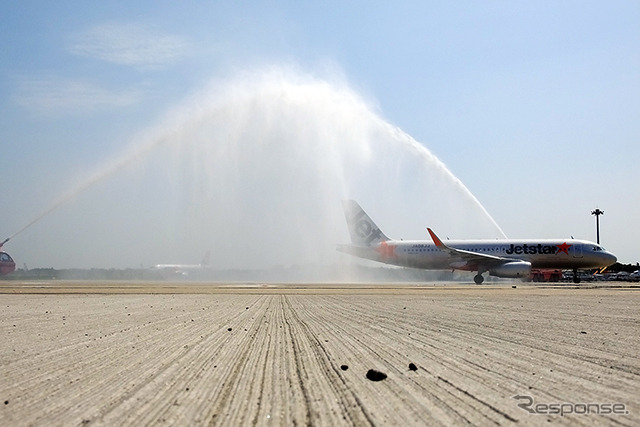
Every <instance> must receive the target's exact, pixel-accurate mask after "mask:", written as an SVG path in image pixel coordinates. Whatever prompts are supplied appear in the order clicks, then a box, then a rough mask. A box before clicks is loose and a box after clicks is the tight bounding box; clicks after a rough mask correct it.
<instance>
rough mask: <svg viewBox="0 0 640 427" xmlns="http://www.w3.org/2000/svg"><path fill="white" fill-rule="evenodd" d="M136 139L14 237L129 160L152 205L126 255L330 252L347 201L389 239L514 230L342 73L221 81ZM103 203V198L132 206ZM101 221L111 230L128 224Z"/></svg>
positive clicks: (247, 261) (329, 256) (317, 256)
mask: <svg viewBox="0 0 640 427" xmlns="http://www.w3.org/2000/svg"><path fill="white" fill-rule="evenodd" d="M131 146H132V148H130V149H129V150H128V151H127V152H126V153H125V154H124V155H123V156H122V157H121V158H119V159H118V160H115V161H113V162H111V163H109V164H107V165H106V166H105V167H104V168H101V169H100V170H99V171H98V172H96V173H95V174H94V175H92V176H91V177H89V178H88V179H87V180H85V181H84V182H83V183H82V184H80V185H78V186H77V187H75V188H73V189H71V190H70V191H69V192H67V193H65V195H63V196H62V197H60V198H59V199H58V200H57V201H56V202H54V203H53V204H52V205H51V206H50V207H49V208H48V209H46V210H45V211H44V212H43V213H42V214H40V215H39V216H38V217H36V218H35V219H34V220H33V221H31V222H30V223H28V224H27V225H26V226H25V227H23V228H22V229H21V230H19V231H18V232H16V233H15V234H14V235H13V236H11V237H14V236H15V235H17V234H18V233H20V232H22V231H23V230H25V229H26V228H28V227H30V226H32V225H33V224H35V223H36V222H38V221H39V220H40V219H42V218H43V217H44V216H46V215H48V214H49V213H51V212H52V211H54V210H55V209H57V208H58V207H59V206H61V205H63V204H64V203H66V202H68V201H69V200H71V199H72V198H74V197H75V196H77V195H78V194H80V193H81V192H83V191H86V190H87V189H88V188H90V187H92V186H93V185H94V184H96V183H97V182H99V181H101V180H104V179H105V178H107V177H111V176H114V175H116V172H118V171H120V170H122V169H125V168H127V169H134V170H138V171H139V173H140V175H139V178H137V179H135V180H131V181H132V182H128V183H127V188H130V187H132V186H138V187H140V188H144V189H145V191H144V195H145V198H144V200H140V201H137V202H139V203H140V204H144V206H145V207H146V208H147V209H146V210H143V209H136V210H135V212H136V215H141V216H143V217H144V218H139V222H140V223H142V224H145V225H146V224H148V228H149V231H148V233H149V234H148V235H146V234H144V233H145V231H144V230H142V228H144V227H140V230H136V232H137V233H139V235H137V236H132V237H133V238H128V237H125V236H124V234H125V232H124V231H122V232H121V233H122V234H123V236H122V240H125V239H126V240H127V250H128V251H129V253H127V254H126V256H127V257H128V259H130V258H131V257H133V256H134V255H136V254H142V253H144V254H145V255H147V256H149V257H154V258H155V259H156V260H157V259H158V258H159V257H160V256H161V255H160V254H161V253H162V251H163V249H161V248H167V247H171V248H172V249H174V250H175V251H176V252H179V251H181V250H183V251H184V253H189V254H190V255H189V256H190V257H191V258H195V257H198V258H199V257H201V256H202V255H201V254H202V253H203V252H204V251H205V250H207V249H210V250H211V255H212V259H214V260H216V264H217V265H219V266H222V267H225V268H235V267H238V268H246V267H263V266H273V265H287V264H288V265H291V264H296V263H318V262H320V263H322V262H333V261H332V260H335V259H337V258H338V257H339V256H340V255H339V254H337V252H336V251H335V244H336V243H340V242H344V241H345V239H348V235H347V231H346V226H345V224H344V216H343V214H342V211H341V203H340V200H341V199H346V198H353V199H357V200H359V201H360V202H361V204H362V205H363V207H365V209H367V211H368V212H369V213H370V214H371V215H372V216H373V217H375V218H376V220H377V221H378V223H379V225H380V226H381V227H383V228H384V229H385V232H386V233H387V234H388V235H389V236H391V237H397V238H402V237H405V238H423V236H420V235H416V234H417V233H420V232H422V233H424V230H425V227H426V226H427V225H428V226H430V227H431V228H433V229H434V230H441V231H440V232H441V233H442V234H445V235H447V234H448V235H452V234H453V233H455V234H456V235H457V236H458V237H460V238H473V237H504V233H502V231H501V230H500V228H499V227H498V226H497V224H496V223H495V221H493V219H492V218H491V217H490V216H489V214H488V213H487V212H486V210H485V209H484V208H483V207H482V205H481V204H480V203H479V202H478V200H477V199H476V198H475V197H474V196H473V195H472V194H471V193H470V192H469V190H468V189H467V188H466V187H465V186H464V185H463V184H462V182H460V180H459V179H457V178H456V177H455V176H454V175H453V174H452V173H451V172H450V171H449V170H448V169H447V167H446V166H445V165H444V164H443V163H442V162H441V161H440V160H438V159H437V158H436V157H435V156H434V155H433V154H432V153H431V152H430V151H429V150H427V149H426V148H425V147H424V146H423V145H422V144H420V143H418V142H417V141H415V140H414V139H413V138H412V137H411V136H409V135H407V134H406V133H405V132H403V131H402V130H400V129H398V128H397V127H394V126H392V125H391V124H389V123H388V122H386V121H385V120H383V119H382V118H380V116H379V115H378V114H376V113H375V112H374V109H373V108H371V106H370V105H369V104H367V102H365V101H364V100H363V99H362V98H361V97H360V96H359V95H357V94H356V93H355V92H353V91H352V90H351V89H349V88H348V86H347V85H346V84H344V83H343V82H337V83H336V82H328V81H326V80H322V79H318V78H315V77H312V76H309V75H306V74H302V73H299V72H296V71H292V70H289V69H283V68H273V69H271V70H269V71H267V72H256V73H246V74H244V75H242V76H239V77H236V78H234V79H230V80H226V81H217V82H215V83H214V84H212V85H211V86H210V87H209V88H208V89H207V90H203V91H202V92H201V93H199V94H196V95H194V96H193V97H191V98H190V99H188V100H187V101H186V102H185V103H184V104H183V105H182V106H180V107H178V108H176V109H174V110H173V111H171V112H170V113H169V114H168V115H167V116H166V117H165V119H163V120H161V121H160V123H159V125H158V126H156V127H154V128H151V129H149V130H148V131H147V132H146V133H145V134H144V135H141V136H138V137H137V138H135V139H134V141H132V145H131ZM152 152H153V155H150V154H151V153H152ZM114 178H115V177H114ZM102 199H107V197H106V196H105V197H103V198H101V199H100V201H101V203H104V206H103V207H102V208H100V207H92V208H93V209H102V210H105V209H120V210H127V209H129V210H130V211H134V209H131V208H130V207H127V206H126V205H122V202H121V200H117V201H110V200H102ZM159 212H161V213H160V214H159ZM102 216H103V217H104V218H105V221H108V220H109V218H111V217H112V216H113V215H108V214H103V215H102ZM86 217H91V215H86ZM114 221H115V220H114ZM101 225H103V226H102V227H100V228H103V229H108V230H109V233H110V236H109V237H113V235H114V234H117V233H118V230H120V229H121V228H120V227H122V224H121V222H120V223H112V224H107V223H105V224H101ZM96 228H97V227H96ZM171 230H178V232H175V233H173V232H170V231H171ZM97 232H98V231H96V233H97ZM85 238H89V237H85ZM92 240H95V241H101V238H100V237H94V238H92ZM152 242H153V243H152ZM156 246H157V247H159V248H160V249H154V248H155V247H156ZM154 250H156V251H157V252H154ZM194 251H197V252H196V253H194ZM121 252H122V253H123V254H124V252H125V251H124V250H122V251H121ZM138 256H139V255H138ZM137 259H139V258H137Z"/></svg>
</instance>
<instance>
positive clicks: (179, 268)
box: [153, 251, 211, 276]
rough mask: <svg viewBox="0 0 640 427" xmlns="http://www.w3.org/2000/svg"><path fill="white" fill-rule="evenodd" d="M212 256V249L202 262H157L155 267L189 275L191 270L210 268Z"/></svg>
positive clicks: (180, 274)
mask: <svg viewBox="0 0 640 427" xmlns="http://www.w3.org/2000/svg"><path fill="white" fill-rule="evenodd" d="M210 257H211V251H207V253H205V254H204V257H203V258H202V261H201V262H200V264H156V265H155V266H154V267H153V269H154V270H162V271H164V272H167V273H171V274H175V275H178V276H188V275H189V273H190V272H193V271H199V270H206V269H208V268H209V258H210Z"/></svg>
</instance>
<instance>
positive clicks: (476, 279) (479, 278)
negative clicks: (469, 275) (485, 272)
mask: <svg viewBox="0 0 640 427" xmlns="http://www.w3.org/2000/svg"><path fill="white" fill-rule="evenodd" d="M473 281H474V282H476V285H482V282H484V277H482V274H480V273H478V274H476V275H475V276H474V277H473Z"/></svg>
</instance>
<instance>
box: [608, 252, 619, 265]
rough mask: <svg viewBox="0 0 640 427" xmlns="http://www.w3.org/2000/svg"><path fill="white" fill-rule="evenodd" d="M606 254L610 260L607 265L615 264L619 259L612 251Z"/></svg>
mask: <svg viewBox="0 0 640 427" xmlns="http://www.w3.org/2000/svg"><path fill="white" fill-rule="evenodd" d="M606 256H607V262H608V264H607V265H611V264H615V263H616V261H618V258H616V256H615V255H614V254H612V253H611V252H607V253H606Z"/></svg>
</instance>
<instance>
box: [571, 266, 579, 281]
mask: <svg viewBox="0 0 640 427" xmlns="http://www.w3.org/2000/svg"><path fill="white" fill-rule="evenodd" d="M573 283H580V276H578V269H577V268H574V269H573Z"/></svg>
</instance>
